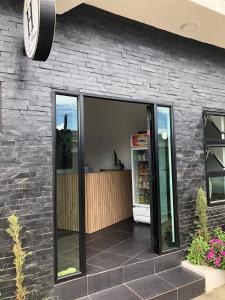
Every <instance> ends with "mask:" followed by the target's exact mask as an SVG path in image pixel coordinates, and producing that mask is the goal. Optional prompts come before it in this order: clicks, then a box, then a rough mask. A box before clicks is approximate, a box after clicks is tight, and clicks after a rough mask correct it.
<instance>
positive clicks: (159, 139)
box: [155, 106, 177, 252]
mask: <svg viewBox="0 0 225 300" xmlns="http://www.w3.org/2000/svg"><path fill="white" fill-rule="evenodd" d="M156 133H157V134H156V137H155V138H156V152H157V153H156V157H157V163H156V173H157V187H158V197H157V198H158V199H157V201H158V206H157V207H158V225H159V252H165V251H168V250H171V249H172V248H175V247H176V232H175V230H176V229H177V228H176V227H177V226H175V223H176V219H175V201H174V198H175V197H174V190H175V189H174V173H173V153H172V151H173V148H172V143H173V141H172V138H173V134H172V121H171V108H170V107H163V106H157V108H156Z"/></svg>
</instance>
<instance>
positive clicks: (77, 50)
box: [0, 0, 225, 300]
mask: <svg viewBox="0 0 225 300" xmlns="http://www.w3.org/2000/svg"><path fill="white" fill-rule="evenodd" d="M22 7H23V1H22V0H17V1H15V0H1V1H0V82H1V90H2V125H1V124H0V291H1V296H0V299H4V300H6V299H14V298H15V297H14V291H15V289H14V283H15V282H14V281H13V279H12V278H13V277H14V269H13V263H12V254H11V252H10V246H11V241H10V239H9V238H8V237H7V236H6V234H5V228H6V226H7V221H6V217H7V216H8V215H10V214H12V213H16V214H18V215H19V216H20V219H21V224H22V226H23V232H22V235H23V242H24V245H25V246H26V247H28V248H29V251H32V256H29V257H28V259H27V264H26V270H25V273H26V275H27V279H26V282H27V284H28V286H29V292H30V294H29V298H30V299H42V298H43V297H44V296H45V295H48V294H49V293H50V291H51V290H52V287H53V199H52V173H53V169H52V119H53V115H52V97H51V96H52V89H55V88H56V89H61V90H66V91H70V92H82V93H91V94H96V95H99V96H101V95H102V96H106V97H107V96H109V97H119V98H123V99H128V100H132V99H133V100H140V101H143V100H147V101H148V100H149V101H150V102H153V103H154V102H159V103H166V104H169V103H170V104H173V105H174V119H175V130H176V149H177V151H176V159H177V179H178V186H177V190H178V202H179V219H180V239H181V244H182V245H183V246H185V245H186V244H187V242H188V237H189V233H190V232H191V230H192V228H193V212H194V199H195V197H196V190H197V188H198V187H200V186H201V187H205V169H204V152H203V122H202V110H203V108H209V109H217V110H219V109H225V100H224V99H225V52H224V50H222V49H219V48H216V47H213V46H208V45H205V44H201V43H198V42H195V41H192V40H188V39H184V38H181V37H178V36H175V35H172V34H169V33H166V32H163V31H160V30H157V29H154V28H151V27H148V26H145V25H142V24H138V23H135V22H133V21H130V20H126V19H123V18H120V17H117V16H114V15H111V14H108V13H105V12H102V11H99V10H97V9H95V8H91V7H87V6H81V7H79V8H77V9H76V10H74V11H70V12H69V13H67V14H65V15H63V16H58V17H57V28H56V35H55V42H54V46H53V50H52V53H51V56H50V58H49V60H48V61H47V62H45V63H42V62H32V61H30V60H28V59H27V58H26V57H25V56H24V55H23V29H22ZM209 211H210V223H211V224H212V225H213V226H215V225H216V224H224V223H225V206H219V207H217V208H210V209H209Z"/></svg>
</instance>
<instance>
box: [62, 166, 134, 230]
mask: <svg viewBox="0 0 225 300" xmlns="http://www.w3.org/2000/svg"><path fill="white" fill-rule="evenodd" d="M85 204H86V205H85V207H86V211H85V213H86V232H87V233H93V232H95V231H98V230H100V229H102V228H105V227H108V226H110V225H112V224H115V223H117V222H120V221H122V220H124V219H127V218H129V217H131V216H132V182H131V172H130V171H107V172H97V173H88V174H85ZM57 228H59V229H64V230H72V231H79V201H78V175H77V174H64V175H57Z"/></svg>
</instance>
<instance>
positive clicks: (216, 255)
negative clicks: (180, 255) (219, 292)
mask: <svg viewBox="0 0 225 300" xmlns="http://www.w3.org/2000/svg"><path fill="white" fill-rule="evenodd" d="M195 215H196V232H195V234H194V235H193V236H192V242H191V245H190V247H189V248H188V254H187V257H186V260H185V261H183V262H182V265H183V266H184V267H185V268H187V269H189V270H191V271H194V272H196V273H198V274H200V275H202V276H204V277H205V287H206V292H208V291H210V290H212V289H214V288H216V287H219V286H221V285H224V284H225V232H224V231H223V230H222V228H221V227H217V228H216V229H214V230H212V231H211V232H210V230H209V228H208V213H207V200H206V194H205V192H204V191H203V190H202V189H199V190H198V196H197V199H196V212H195Z"/></svg>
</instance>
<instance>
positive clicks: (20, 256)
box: [6, 215, 30, 300]
mask: <svg viewBox="0 0 225 300" xmlns="http://www.w3.org/2000/svg"><path fill="white" fill-rule="evenodd" d="M8 221H9V227H8V228H7V229H6V232H7V233H8V234H9V235H10V237H11V238H12V240H13V254H14V265H15V267H16V300H25V299H26V294H27V289H26V287H25V286H24V274H23V267H24V263H25V259H26V256H27V255H29V254H30V253H26V251H25V250H23V248H22V243H21V237H20V232H21V226H20V224H19V219H18V217H17V216H15V215H12V216H9V217H8Z"/></svg>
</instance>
